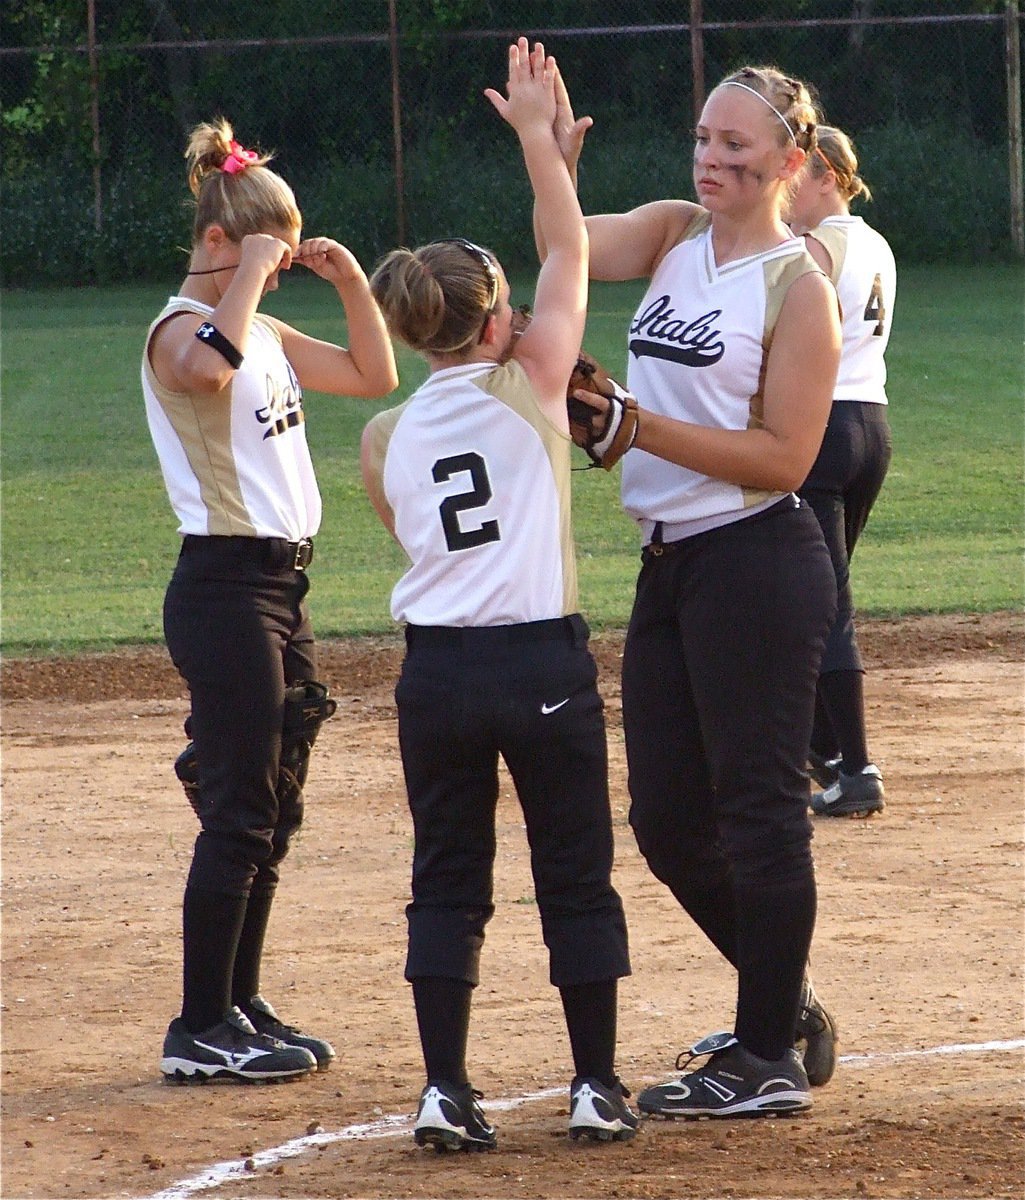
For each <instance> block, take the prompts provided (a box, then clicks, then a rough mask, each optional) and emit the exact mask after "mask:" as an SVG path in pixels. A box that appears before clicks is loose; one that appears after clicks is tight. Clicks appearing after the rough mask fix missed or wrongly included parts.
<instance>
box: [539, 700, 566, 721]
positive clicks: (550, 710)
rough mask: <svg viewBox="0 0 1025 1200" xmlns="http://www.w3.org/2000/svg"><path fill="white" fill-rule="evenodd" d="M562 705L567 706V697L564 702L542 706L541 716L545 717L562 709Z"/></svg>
mask: <svg viewBox="0 0 1025 1200" xmlns="http://www.w3.org/2000/svg"><path fill="white" fill-rule="evenodd" d="M564 704H569V696H567V697H566V699H565V700H560V701H559V703H558V704H542V705H541V715H542V716H545V717H547V716H548V714H549V713H553V712H555V711H556V710H557V709H560V708H562V706H563V705H564Z"/></svg>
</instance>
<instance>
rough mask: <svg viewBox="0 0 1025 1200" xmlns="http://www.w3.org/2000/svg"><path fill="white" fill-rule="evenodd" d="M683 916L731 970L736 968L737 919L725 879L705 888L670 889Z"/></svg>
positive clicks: (732, 899) (730, 883) (731, 888)
mask: <svg viewBox="0 0 1025 1200" xmlns="http://www.w3.org/2000/svg"><path fill="white" fill-rule="evenodd" d="M672 892H673V895H674V896H675V897H676V899H677V900H678V901H679V902H680V904H681V905H682V907H683V910H684V912H686V913H687V915H688V916H689V917H690V918H691V920H692V921H694V922H695V924H696V925H697V926H698V928H699V929H700V930H701V932H702V933H703V934H704V935H705V937H706V938H708V940H709V941H710V942H711V943H712V945H713V946H714V947H715V948H716V949H717V950H718V951H719V953H720V954H721V955H722V956H723V958H725V959H726V961H727V962H728V963H730V964H731V965H732V966H734V967H735V966H736V965H737V919H736V899H735V897H734V894H733V883H732V881H731V880H730V879H729V878H728V877H726V878H723V879H722V880H721V881H720V882H719V883H717V884H714V885H713V886H711V887H706V888H688V889H686V890H684V889H683V888H682V887H679V888H676V887H674V888H673V889H672Z"/></svg>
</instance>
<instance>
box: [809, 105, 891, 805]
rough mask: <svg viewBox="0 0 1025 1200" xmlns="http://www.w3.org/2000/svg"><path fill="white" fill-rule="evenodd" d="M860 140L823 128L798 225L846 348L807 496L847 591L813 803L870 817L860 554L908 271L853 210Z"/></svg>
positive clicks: (876, 786)
mask: <svg viewBox="0 0 1025 1200" xmlns="http://www.w3.org/2000/svg"><path fill="white" fill-rule="evenodd" d="M857 171H858V160H857V157H856V156H855V153H854V147H853V146H852V145H851V142H850V139H849V138H848V137H847V135H846V134H844V133H843V132H841V131H840V130H839V129H834V128H833V127H832V126H828V125H826V126H820V127H819V138H818V146H817V148H816V151H815V153H814V154H813V155H812V157H811V158H810V159H809V161H808V164H807V166H806V167H805V170H804V173H803V175H802V177H801V181H800V184H799V186H798V188H797V190H796V191H795V192H794V194H793V196H792V197H791V201H790V211H789V214H788V215H789V220H790V225H791V227H792V228H793V230H794V232H795V233H803V234H806V237H805V241H806V243H807V246H808V250H809V252H810V253H811V255H812V257H813V258H814V259H815V260H816V262H818V263H819V265H820V266H821V267H822V269H823V270H824V271H825V272H826V273H827V274H828V275H829V277H830V278H831V279H832V281H833V283H834V284H835V285H836V290H837V294H838V295H839V297H840V305H841V307H842V309H843V348H842V351H841V356H840V370H839V374H838V375H837V380H836V388H835V390H834V392H833V406H832V410H831V412H830V416H829V423H828V424H827V426H826V433H825V437H824V438H823V441H822V449H821V450H820V451H819V455H818V458H816V460H815V464H814V466H813V467H812V469H811V472H810V474H809V475H808V478H807V480H806V481H805V483H804V485H803V487H801V488H800V489H799V494H800V495H801V496H802V497H804V499H805V500H807V502H808V503H809V504H810V505H811V507H812V508H813V509H814V511H815V515H816V516H817V517H818V519H819V524H820V525H821V526H822V532H823V534H824V535H825V539H826V545H827V546H828V547H829V553H830V555H831V557H832V559H833V569H834V570H835V572H836V583H837V592H838V596H839V601H838V608H837V616H836V620H835V621H834V622H833V625H832V627H831V629H830V632H829V638H828V640H827V642H826V649H825V652H824V653H823V656H822V667H821V673H820V675H819V686H818V696H817V701H816V712H815V726H814V730H813V732H812V742H811V752H810V754H809V768H810V770H811V773H812V776H813V778H814V779H815V780H816V782H818V783H819V784H821V786H822V788H823V791H821V792H817V793H815V795H813V796H812V799H811V807H812V811H813V812H815V813H817V814H823V815H826V816H834V817H835V816H849V817H864V816H870V815H871V814H872V813H875V812H879V811H880V810H881V809H882V808H883V780H882V775H881V773H880V771H879V768H878V767H877V766H876V765H875V764H874V763H873V762H872V761H871V759H870V758H869V753H868V742H867V737H866V733H865V702H864V693H863V686H862V685H863V678H864V667H863V665H862V661H861V655H860V653H859V651H858V642H857V638H856V636H855V631H854V602H853V597H852V595H851V575H850V560H851V556H852V555H853V553H854V547H855V544H856V543H857V541H858V538H859V537H860V535H861V532H862V530H863V529H864V528H865V524H866V522H867V521H868V517H869V513H870V512H871V511H872V506H873V504H874V503H875V501H876V497H877V496H878V495H879V490H880V488H881V487H882V485H883V480H884V479H885V477H886V471H887V468H888V467H889V465H890V455H891V441H890V425H889V421H888V420H887V399H886V363H885V361H884V355H885V354H886V346H887V343H888V342H889V340H890V324H891V322H892V320H893V304H894V297H895V295H896V290H897V269H896V266H895V264H894V261H893V252H892V251H891V250H890V247H889V245H888V244H887V242H886V239H885V238H884V237H883V236H882V234H880V233H877V232H876V231H875V230H874V229H872V228H871V226H869V225H867V224H866V223H865V222H864V221H863V220H862V218H861V217H854V216H851V214H850V211H849V209H850V203H851V201H852V200H854V199H855V198H857V197H859V196H860V197H863V198H864V199H866V200H871V198H872V194H871V192H869V190H868V187H867V186H866V185H865V182H864V180H863V179H862V178H861V176H860V175H858V173H857Z"/></svg>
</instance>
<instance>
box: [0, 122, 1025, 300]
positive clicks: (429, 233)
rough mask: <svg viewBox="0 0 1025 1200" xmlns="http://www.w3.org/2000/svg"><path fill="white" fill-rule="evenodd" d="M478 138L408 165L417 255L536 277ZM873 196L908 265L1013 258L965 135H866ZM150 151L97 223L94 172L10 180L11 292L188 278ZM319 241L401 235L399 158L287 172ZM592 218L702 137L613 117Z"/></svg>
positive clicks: (113, 179)
mask: <svg viewBox="0 0 1025 1200" xmlns="http://www.w3.org/2000/svg"><path fill="white" fill-rule="evenodd" d="M490 134H492V135H493V136H489V137H488V138H487V139H486V140H484V141H482V142H480V143H477V144H475V143H474V142H473V141H471V140H469V139H467V138H465V137H461V136H460V135H459V134H458V133H457V132H455V131H453V130H451V129H448V128H445V127H442V128H441V129H440V130H438V131H436V132H434V133H433V134H432V136H431V137H430V138H429V139H427V138H424V139H423V140H422V141H420V142H419V143H418V144H416V145H413V146H412V147H410V148H409V149H408V151H407V153H406V156H405V162H404V177H405V212H404V216H405V229H404V239H403V240H404V241H405V242H406V243H407V244H408V245H416V244H418V243H419V242H422V241H425V240H429V239H430V238H434V237H446V236H451V235H454V234H459V235H461V236H466V237H471V238H474V239H475V240H477V241H480V242H482V243H483V244H485V245H488V246H490V247H492V248H493V249H494V250H495V252H496V253H497V254H498V256H499V257H500V258H501V259H502V261H503V263H505V265H506V266H507V267H508V268H510V269H512V270H518V269H533V267H534V264H535V259H534V246H533V236H532V233H531V202H530V191H529V188H528V185H527V181H526V178H525V174H524V171H523V167H522V164H521V161H520V158H519V154H518V153H517V151H516V145H515V138H514V136H513V135H512V133H511V131H510V130H508V129H505V128H504V127H502V126H501V125H499V124H497V123H496V125H495V127H494V129H492V130H491V131H490ZM857 148H858V152H859V156H860V159H861V173H862V175H863V176H864V178H865V179H866V180H867V182H868V183H869V186H870V187H871V188H872V191H873V195H874V200H873V202H872V203H871V204H869V205H862V206H860V207H858V208H856V210H855V211H859V212H861V213H862V214H863V215H864V216H865V217H866V218H867V219H868V220H869V221H870V222H871V223H872V224H873V225H874V226H876V227H877V228H878V229H879V230H880V231H881V232H882V233H884V234H885V235H886V236H887V238H888V239H889V240H890V242H891V244H892V246H893V249H894V252H895V254H896V255H897V256H898V258H899V259H901V260H903V261H905V262H921V263H926V262H959V261H960V262H968V261H972V262H977V261H979V259H980V258H983V259H984V258H987V257H989V258H994V259H1001V258H1002V259H1007V260H1010V259H1011V257H1012V255H1013V247H1012V245H1011V241H1010V234H1009V228H1008V227H1009V220H1008V212H1009V200H1008V194H1009V188H1008V174H1007V157H1006V152H1005V151H1004V150H1003V148H1001V147H996V146H987V145H984V144H981V143H980V142H979V141H978V140H977V139H976V138H974V137H972V135H971V134H969V133H967V132H962V131H959V130H957V129H954V128H950V127H947V126H942V125H939V124H932V125H928V126H916V127H912V126H910V125H908V124H906V123H904V122H902V121H898V120H895V121H893V122H891V123H890V124H888V125H886V126H884V127H881V128H877V129H872V130H867V131H865V132H864V133H862V134H860V135H859V136H858V138H857ZM177 170H179V168H178V164H176V163H175V164H172V165H171V169H169V167H168V164H167V163H166V162H154V161H150V157H149V156H148V155H147V152H146V148H145V147H144V146H141V147H138V148H137V149H136V151H135V152H133V153H132V154H130V155H128V156H126V158H125V159H124V160H123V164H122V165H121V167H120V168H119V169H118V170H116V171H114V170H108V171H107V172H106V174H105V175H104V179H103V183H104V195H103V206H104V208H103V225H102V230H101V232H100V233H97V232H96V230H95V228H94V220H93V190H92V177H91V175H90V174H89V173H88V172H87V171H82V170H78V171H75V170H67V171H55V170H54V169H53V167H52V165H50V164H44V165H40V166H34V165H22V166H21V169H20V170H19V171H17V172H16V173H13V174H12V175H10V176H9V177H8V179H7V180H6V181H5V185H4V190H3V197H2V213H0V216H2V221H3V228H4V238H3V245H2V249H0V269H2V272H3V279H4V282H5V284H6V285H7V286H27V285H29V284H39V283H62V284H85V283H96V282H115V281H127V280H135V281H139V282H143V281H146V280H157V279H169V278H170V279H174V278H176V277H177V276H178V275H179V274H180V272H181V269H182V266H183V262H184V255H183V253H182V248H183V247H187V246H188V242H189V228H190V217H189V214H188V211H187V209H186V206H185V203H184V202H185V201H186V200H187V198H188V195H187V191H186V189H185V185H184V179H183V176H182V175H181V174H180V173H178V174H176V173H175V171H177ZM282 171H283V173H284V174H286V176H287V177H288V179H289V181H290V182H291V183H292V185H293V187H294V188H295V191H296V195H297V197H298V199H299V203H300V207H301V208H302V210H303V217H304V222H305V228H306V230H307V232H309V233H311V234H312V233H324V234H327V235H330V236H334V237H337V238H338V239H339V240H341V241H344V242H346V244H347V245H349V246H350V247H351V249H352V250H353V251H354V252H355V253H356V254H357V256H358V257H359V258H360V261H361V262H363V263H364V264H365V265H370V264H371V263H372V262H373V261H374V260H375V259H376V258H377V257H378V256H379V255H380V254H382V253H383V252H384V251H386V250H388V249H390V248H391V247H392V246H394V245H395V244H396V242H397V241H398V222H397V216H396V200H395V171H394V165H393V163H392V161H391V159H390V157H387V156H386V151H383V150H380V149H377V150H376V151H375V153H374V156H372V157H367V158H365V159H349V160H347V159H345V158H343V157H342V156H341V155H339V156H338V157H337V158H336V159H334V160H333V161H332V160H325V159H324V158H323V157H321V158H320V159H319V160H318V162H317V167H316V170H315V172H314V171H311V170H310V169H309V168H302V167H300V168H298V169H297V170H295V171H291V170H287V169H286V168H284V167H283V168H282ZM580 191H581V198H582V200H583V204H584V209H585V211H586V212H603V211H619V210H622V209H626V208H630V207H633V206H634V205H636V204H641V203H644V202H645V201H647V200H653V199H656V198H658V197H663V196H673V195H675V196H682V197H688V196H690V195H691V166H690V144H689V139H688V138H686V137H684V136H681V137H680V138H679V139H678V140H677V141H676V142H672V141H670V142H668V143H667V141H666V139H665V137H664V136H663V135H662V134H661V133H659V132H652V131H649V130H647V129H645V130H644V131H640V130H638V129H637V128H636V126H634V125H632V124H630V123H629V122H628V121H627V120H626V119H625V118H623V119H622V120H621V121H619V122H616V123H611V122H608V121H606V122H605V123H604V124H603V127H602V130H601V134H600V136H599V135H598V134H594V135H593V136H592V137H591V139H590V140H589V141H588V143H587V144H586V146H585V150H584V157H583V161H582V163H581V170H580Z"/></svg>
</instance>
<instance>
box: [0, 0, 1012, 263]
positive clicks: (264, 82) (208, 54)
mask: <svg viewBox="0 0 1025 1200" xmlns="http://www.w3.org/2000/svg"><path fill="white" fill-rule="evenodd" d="M520 33H523V34H526V35H527V36H528V37H529V38H530V39H531V40H534V39H535V38H541V39H542V40H543V41H544V42H545V44H546V46H547V47H548V48H549V50H550V51H551V52H553V53H555V54H556V55H557V57H558V59H559V63H560V66H561V67H562V70H563V73H564V75H565V76H566V79H567V81H568V84H569V87H570V92H571V95H572V97H573V100H574V105H575V107H576V110H577V112H578V114H583V113H589V114H590V115H592V116H593V117H594V120H595V127H594V129H593V130H592V132H591V133H590V134H589V135H588V142H587V145H586V147H585V151H584V159H583V163H582V167H581V196H582V201H583V204H584V209H585V211H589V212H594V211H601V210H609V209H622V208H625V207H630V206H632V205H634V204H637V203H642V202H644V201H646V200H650V199H654V198H657V197H661V196H670V195H676V196H689V195H690V194H691V190H690V189H691V184H690V154H691V130H692V127H693V124H694V119H695V112H696V110H698V109H700V103H701V100H702V98H703V95H704V94H705V92H706V91H707V90H709V89H710V88H711V87H713V86H714V85H715V83H716V82H717V81H718V79H720V78H721V77H722V76H723V75H724V74H726V73H727V72H729V71H731V70H733V69H735V68H736V67H738V66H740V65H742V64H744V63H755V64H760V63H774V64H776V65H778V66H780V67H781V68H783V69H784V70H785V71H786V72H787V73H788V74H791V75H795V76H797V77H799V78H802V79H804V80H806V81H808V82H810V83H812V84H814V85H815V87H816V88H817V89H818V93H819V97H820V101H821V105H822V108H823V110H824V113H825V117H826V119H827V120H828V121H830V122H831V123H833V124H836V125H839V126H841V127H842V128H844V129H845V130H847V131H848V132H849V133H850V134H851V135H852V136H853V137H854V139H855V142H856V144H857V147H858V149H859V152H860V156H861V163H862V171H861V173H862V174H863V176H864V177H865V179H866V180H867V181H868V183H869V184H870V186H871V187H872V190H873V194H874V196H875V200H874V202H873V206H872V212H871V220H872V222H873V224H874V225H876V226H877V227H878V228H880V229H881V230H882V231H883V232H884V233H885V234H886V235H887V236H888V237H889V239H890V241H891V243H892V244H893V245H894V248H895V250H896V252H897V253H898V254H899V255H901V256H902V257H903V258H905V260H911V261H915V260H917V261H928V260H937V259H943V260H951V259H955V260H956V259H958V258H962V259H966V260H967V259H970V260H972V261H978V260H979V258H980V257H986V256H991V257H1000V258H1007V257H1012V256H1014V255H1016V254H1017V255H1019V256H1020V255H1021V253H1022V245H1021V166H1020V162H1021V108H1020V98H1021V83H1020V76H1017V75H1016V74H1015V72H1016V70H1017V69H1018V68H1017V65H1016V64H1017V60H1018V53H1019V44H1020V38H1021V18H1020V17H1019V16H1018V14H1017V3H1016V0H999V2H993V3H980V2H976V3H971V2H969V0H927V2H926V0H889V2H886V0H763V2H760V3H753V2H751V0H691V3H690V4H689V5H688V4H685V3H681V2H680V0H646V2H645V3H644V4H640V3H627V2H617V0H504V2H503V3H502V4H501V5H499V4H496V3H489V2H487V0H345V2H344V3H343V2H342V0H336V2H333V3H332V2H330V0H303V3H301V4H299V3H297V2H295V0H276V3H275V4H273V5H253V4H251V3H246V2H244V0H221V2H220V3H219V4H217V5H209V4H200V3H198V2H197V0H118V3H114V2H113V0H45V2H44V0H6V3H5V5H4V6H3V11H2V13H0V66H2V74H0V153H2V159H3V187H2V196H0V216H2V221H3V233H4V236H3V240H2V249H0V269H2V271H3V278H4V282H5V283H6V284H7V285H8V286H20V285H25V284H29V283H40V282H60V283H65V284H79V283H87V282H97V281H108V280H122V279H132V280H139V279H154V278H167V277H172V278H173V277H174V276H175V274H176V273H177V272H179V271H180V269H181V267H182V265H183V263H184V260H185V251H186V248H187V246H188V237H189V214H188V211H187V208H186V205H185V203H184V202H185V200H186V199H187V190H186V187H185V171H184V160H183V158H182V152H183V150H184V146H185V140H186V137H187V133H188V131H189V129H190V128H191V127H192V125H193V124H195V123H196V122H197V121H200V120H204V119H209V118H210V117H212V116H215V115H222V114H223V115H224V116H226V117H227V118H228V119H229V120H230V121H231V122H232V124H233V125H234V127H235V130H236V134H237V136H238V138H239V140H240V141H242V142H243V143H244V144H246V145H255V146H259V147H260V148H262V149H273V150H275V151H276V160H275V166H276V169H277V170H279V171H280V172H281V174H282V175H284V176H285V178H287V179H288V180H289V182H290V183H291V184H292V185H293V187H294V188H295V190H296V194H297V196H298V198H299V202H300V206H301V207H302V209H303V214H304V221H305V228H306V230H307V232H309V233H314V232H317V233H325V234H329V235H331V236H334V237H337V238H339V239H340V240H342V241H345V242H346V243H347V244H348V245H349V246H351V247H352V249H353V250H354V251H355V252H356V253H357V254H358V255H359V256H360V258H361V260H362V261H363V262H364V263H365V264H369V263H371V262H372V261H373V260H374V259H375V258H376V257H377V256H378V255H379V254H380V253H382V252H383V251H385V250H386V249H388V248H390V247H392V246H394V245H395V244H397V243H399V242H404V243H407V244H415V243H418V242H420V241H422V240H426V239H429V238H433V237H438V236H446V235H449V234H452V233H455V232H458V233H460V234H464V235H467V236H470V237H474V238H475V239H478V240H482V241H485V242H487V243H488V244H489V245H491V246H493V247H494V248H495V250H496V251H497V252H498V253H499V255H500V256H501V258H502V260H503V261H504V262H507V263H509V265H511V266H516V265H523V266H527V265H531V266H532V265H533V264H534V257H533V240H532V237H531V233H530V212H529V192H528V189H527V185H526V181H525V178H524V172H523V170H522V167H521V164H520V158H519V153H518V150H517V146H516V141H515V138H514V136H513V135H512V134H511V131H509V130H508V129H507V128H506V127H505V126H504V125H503V123H502V122H501V120H500V119H499V118H498V116H497V115H496V114H495V113H494V112H493V111H492V109H491V106H490V105H489V104H488V102H487V101H486V100H485V99H484V98H483V96H482V91H483V88H484V87H486V86H488V85H492V86H496V87H500V86H501V84H502V82H503V81H504V78H505V64H506V48H507V46H508V44H509V41H510V40H511V39H512V38H514V37H515V36H516V35H518V34H520Z"/></svg>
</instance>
